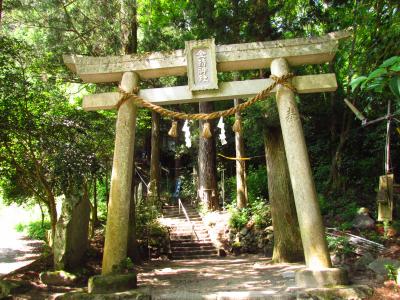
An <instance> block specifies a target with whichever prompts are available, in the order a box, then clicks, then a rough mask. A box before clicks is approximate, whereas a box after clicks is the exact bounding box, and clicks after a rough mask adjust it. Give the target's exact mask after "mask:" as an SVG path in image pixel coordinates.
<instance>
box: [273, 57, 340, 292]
mask: <svg viewBox="0 0 400 300" xmlns="http://www.w3.org/2000/svg"><path fill="white" fill-rule="evenodd" d="M288 73H290V69H289V64H288V62H287V61H286V60H285V59H284V58H278V59H274V60H273V61H272V63H271V74H272V75H275V76H278V77H280V76H282V75H287V74H288ZM276 102H277V107H278V113H279V120H280V125H281V128H282V136H283V142H284V145H285V153H286V158H287V163H288V168H289V174H290V181H291V183H292V189H293V195H294V201H295V205H296V211H297V218H298V220H299V226H300V234H301V240H302V243H303V249H304V257H305V260H306V266H307V269H304V270H301V271H298V272H296V283H297V285H298V286H301V287H317V286H323V285H338V284H344V283H347V281H348V280H347V274H346V272H345V271H344V270H342V269H338V268H332V263H331V259H330V256H329V251H328V246H327V242H326V239H325V227H324V225H323V222H322V215H321V211H320V208H319V203H318V199H317V192H316V189H315V183H314V180H313V177H312V172H311V166H310V160H309V157H308V152H307V146H306V142H305V138H304V133H303V128H302V125H301V120H300V115H299V111H298V109H297V105H296V101H295V95H294V92H293V91H292V90H291V89H289V88H287V87H285V86H283V85H280V86H279V87H278V88H277V91H276Z"/></svg>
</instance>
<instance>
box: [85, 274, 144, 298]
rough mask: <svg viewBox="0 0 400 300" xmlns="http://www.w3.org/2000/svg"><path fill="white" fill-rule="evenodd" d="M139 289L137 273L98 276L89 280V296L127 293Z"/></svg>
mask: <svg viewBox="0 0 400 300" xmlns="http://www.w3.org/2000/svg"><path fill="white" fill-rule="evenodd" d="M135 288H137V276H136V273H128V274H107V275H96V276H93V277H90V278H89V282H88V292H89V294H102V293H111V292H125V291H128V290H132V289H135Z"/></svg>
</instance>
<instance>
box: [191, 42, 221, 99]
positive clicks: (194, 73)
mask: <svg viewBox="0 0 400 300" xmlns="http://www.w3.org/2000/svg"><path fill="white" fill-rule="evenodd" d="M185 47H186V49H185V51H186V59H187V75H188V81H189V89H190V90H191V91H202V90H215V89H218V78H217V62H216V56H215V41H214V39H208V40H201V41H187V42H185Z"/></svg>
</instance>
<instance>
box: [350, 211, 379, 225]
mask: <svg viewBox="0 0 400 300" xmlns="http://www.w3.org/2000/svg"><path fill="white" fill-rule="evenodd" d="M353 227H354V228H357V229H361V230H364V229H374V228H375V220H374V219H372V218H371V217H370V216H369V210H368V208H365V207H362V208H360V209H359V210H358V213H357V216H356V217H355V218H354V220H353Z"/></svg>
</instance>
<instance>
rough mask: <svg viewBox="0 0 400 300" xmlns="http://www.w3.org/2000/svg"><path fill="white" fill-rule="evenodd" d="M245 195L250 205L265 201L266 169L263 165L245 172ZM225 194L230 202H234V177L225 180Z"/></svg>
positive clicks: (266, 196) (266, 186)
mask: <svg viewBox="0 0 400 300" xmlns="http://www.w3.org/2000/svg"><path fill="white" fill-rule="evenodd" d="M246 183H247V193H248V195H247V196H248V201H249V203H250V205H251V204H252V203H259V202H262V201H264V202H265V201H266V199H267V198H268V177H267V169H266V167H265V166H264V165H260V166H258V167H257V168H250V169H249V170H248V172H247V181H246ZM225 184H226V193H227V195H229V199H231V202H234V201H236V176H232V177H229V178H227V179H226V183H225Z"/></svg>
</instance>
